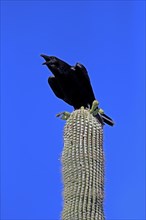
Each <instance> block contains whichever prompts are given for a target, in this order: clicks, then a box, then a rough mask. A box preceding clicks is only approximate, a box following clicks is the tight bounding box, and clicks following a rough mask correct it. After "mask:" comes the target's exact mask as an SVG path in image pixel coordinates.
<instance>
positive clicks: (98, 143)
mask: <svg viewBox="0 0 146 220" xmlns="http://www.w3.org/2000/svg"><path fill="white" fill-rule="evenodd" d="M62 167H63V168H62V172H63V182H64V193H63V194H64V207H63V212H62V220H104V211H103V198H104V155H103V126H102V125H101V124H100V123H99V122H98V121H97V119H96V118H95V117H93V116H92V114H90V112H89V111H88V110H85V109H84V108H81V109H79V110H76V111H74V112H73V113H72V114H71V115H70V117H69V118H68V120H67V122H66V125H65V128H64V149H63V153H62Z"/></svg>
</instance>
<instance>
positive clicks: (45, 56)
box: [40, 54, 50, 65]
mask: <svg viewBox="0 0 146 220" xmlns="http://www.w3.org/2000/svg"><path fill="white" fill-rule="evenodd" d="M40 56H41V57H43V58H44V59H45V60H46V62H44V63H43V64H42V65H46V64H47V63H48V62H49V61H50V57H49V56H47V55H45V54H41V55H40Z"/></svg>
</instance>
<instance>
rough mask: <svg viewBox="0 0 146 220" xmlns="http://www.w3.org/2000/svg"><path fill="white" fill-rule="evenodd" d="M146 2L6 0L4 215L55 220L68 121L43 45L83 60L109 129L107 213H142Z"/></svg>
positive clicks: (141, 216) (3, 51)
mask: <svg viewBox="0 0 146 220" xmlns="http://www.w3.org/2000/svg"><path fill="white" fill-rule="evenodd" d="M144 7H145V2H144V1H2V2H1V31H2V33H1V55H2V56H1V63H2V65H1V104H2V105H1V128H2V130H1V138H2V139H1V199H2V200H1V201H2V203H1V219H3V220H8V219H9V220H12V219H13V220H14V219H17V220H22V219H23V220H26V219H35V220H37V219H41V220H43V219H49V220H58V219H59V218H60V216H61V210H62V207H63V200H62V191H63V185H62V177H61V161H60V158H61V152H62V148H63V127H64V121H62V120H59V119H57V118H56V117H55V114H56V113H58V112H60V111H64V110H67V111H72V110H73V108H72V107H71V106H69V105H67V104H66V103H64V102H63V101H61V100H59V99H57V98H56V97H55V95H54V94H53V92H52V91H51V89H50V88H49V86H48V84H47V78H48V76H49V75H50V72H49V70H48V69H47V68H46V67H44V66H42V65H41V64H42V62H43V59H42V58H41V57H40V54H41V53H44V54H47V55H54V56H57V57H59V58H61V59H63V60H65V61H66V62H68V63H70V64H71V65H74V64H75V63H76V62H81V63H83V64H84V65H85V66H86V68H87V70H88V72H89V75H90V78H91V82H92V86H93V89H94V92H95V94H96V98H97V99H98V100H99V102H100V107H101V108H103V109H104V110H105V113H106V114H108V115H109V116H111V117H112V118H113V119H114V121H115V123H116V124H115V126H114V127H113V128H112V127H109V126H105V127H104V151H105V169H106V176H105V203H104V208H105V215H106V218H107V220H113V219H116V220H119V219H126V220H127V219H128V220H129V219H130V220H133V219H135V220H142V219H145V206H144V205H145V149H144V141H145V140H144V135H145V133H144V123H145V116H144V115H145V114H144V83H145V79H144V77H145V76H144V74H145V8H144Z"/></svg>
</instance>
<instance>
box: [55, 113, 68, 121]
mask: <svg viewBox="0 0 146 220" xmlns="http://www.w3.org/2000/svg"><path fill="white" fill-rule="evenodd" d="M56 117H58V118H60V119H62V120H67V119H68V118H69V117H70V112H60V113H58V114H57V115H56Z"/></svg>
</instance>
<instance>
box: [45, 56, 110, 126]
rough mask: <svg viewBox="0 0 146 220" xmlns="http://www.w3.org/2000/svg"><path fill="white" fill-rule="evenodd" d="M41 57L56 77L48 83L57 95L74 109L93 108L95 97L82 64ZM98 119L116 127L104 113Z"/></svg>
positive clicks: (53, 57) (52, 77) (98, 115)
mask: <svg viewBox="0 0 146 220" xmlns="http://www.w3.org/2000/svg"><path fill="white" fill-rule="evenodd" d="M41 57H43V58H44V59H45V62H44V63H43V65H47V67H48V68H49V70H50V71H51V72H52V73H53V75H54V76H50V77H49V78H48V83H49V85H50V87H51V89H52V90H53V92H54V93H55V95H56V96H57V97H58V98H60V99H62V100H64V101H65V102H66V103H68V104H69V105H72V106H73V107H74V109H79V108H80V107H81V106H84V107H85V108H91V107H92V103H93V101H94V100H95V96H94V92H93V89H92V86H91V82H90V79H89V76H88V72H87V70H86V68H85V67H84V66H83V65H82V64H80V63H76V65H75V66H71V65H69V64H68V63H66V62H64V61H62V60H60V59H59V58H57V57H55V56H47V55H44V54H41ZM97 108H98V107H97ZM96 117H97V118H98V119H99V120H100V119H101V120H102V121H103V122H105V123H107V124H108V125H111V126H113V125H114V122H113V120H112V119H111V118H109V117H108V116H107V115H105V114H104V113H101V114H100V113H98V114H97V116H96ZM101 120H100V121H101Z"/></svg>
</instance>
